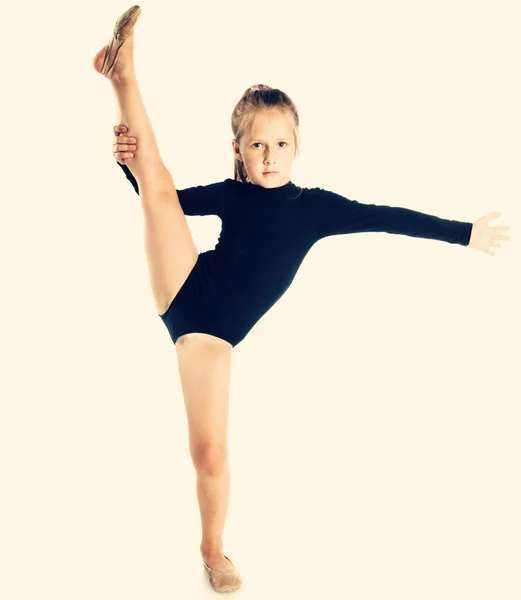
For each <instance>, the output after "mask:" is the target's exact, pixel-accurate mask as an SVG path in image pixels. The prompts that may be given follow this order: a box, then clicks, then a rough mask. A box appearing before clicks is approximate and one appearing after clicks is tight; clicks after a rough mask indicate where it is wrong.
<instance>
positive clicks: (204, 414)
mask: <svg viewBox="0 0 521 600" xmlns="http://www.w3.org/2000/svg"><path fill="white" fill-rule="evenodd" d="M175 348H176V352H177V358H178V366H179V375H180V379H181V387H182V390H183V396H184V401H185V407H186V414H187V418H188V430H189V439H190V451H191V454H192V458H193V459H194V460H198V458H199V457H200V456H201V454H204V452H205V450H206V449H208V450H210V451H213V450H214V449H216V448H220V447H225V446H226V438H227V428H228V405H229V395H230V376H231V361H232V345H231V344H230V343H228V342H227V341H225V340H222V339H221V338H218V337H215V336H212V335H209V334H205V333H189V334H185V335H183V336H180V337H179V339H178V341H177V343H176V345H175Z"/></svg>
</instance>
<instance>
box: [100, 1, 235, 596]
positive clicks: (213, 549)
mask: <svg viewBox="0 0 521 600" xmlns="http://www.w3.org/2000/svg"><path fill="white" fill-rule="evenodd" d="M140 12H141V10H140V8H139V7H138V6H133V7H132V8H130V9H129V10H128V11H126V12H125V13H124V14H123V15H122V16H121V17H120V19H119V20H118V22H117V23H116V26H115V28H114V36H113V39H112V40H111V42H110V43H109V44H107V46H105V47H104V48H102V49H101V50H100V51H99V52H98V53H97V55H96V56H95V58H94V61H93V64H94V68H95V69H96V71H98V72H99V73H101V74H102V75H104V76H106V77H107V78H108V79H109V81H110V82H111V84H112V87H113V89H114V92H115V95H116V100H117V106H118V111H119V122H120V123H122V124H125V126H126V127H127V129H128V136H129V137H133V138H136V139H138V140H139V153H136V158H135V159H133V160H132V161H131V162H130V164H128V167H129V169H130V170H131V171H132V174H133V176H134V177H135V178H136V180H137V182H138V183H139V189H140V197H141V202H142V207H143V216H144V240H145V252H146V257H147V262H148V269H149V276H150V282H151V288H152V292H153V296H154V300H155V305H156V309H157V311H158V312H159V313H163V312H164V311H165V310H166V309H167V308H168V306H169V305H170V303H171V301H172V299H173V298H174V297H175V296H176V294H177V292H178V291H179V289H180V288H181V286H182V285H183V283H184V282H185V280H186V278H187V276H188V274H189V273H190V271H191V270H192V268H193V266H194V264H195V263H196V261H197V256H198V253H197V249H196V247H195V244H194V241H193V239H192V236H191V233H190V230H189V227H188V223H187V220H186V217H185V215H184V213H183V211H182V209H181V206H180V204H179V200H178V197H177V193H176V190H175V187H174V183H173V180H172V177H171V175H170V173H169V171H168V170H167V168H166V167H165V165H164V164H163V161H162V159H161V156H160V153H159V149H158V146H157V142H156V139H155V135H154V132H153V130H152V127H151V124H150V122H149V119H148V116H147V113H146V110H145V106H144V104H143V100H142V97H141V93H140V90H139V87H138V83H137V78H136V72H135V70H134V59H133V45H134V26H135V23H136V21H137V20H138V18H139V15H140ZM175 347H176V352H177V356H178V365H179V375H180V380H181V386H182V390H183V395H184V401H185V407H186V413H187V418H188V427H189V442H190V454H191V457H192V462H193V464H194V467H195V469H196V474H197V498H198V501H199V508H200V514H201V524H202V540H201V545H200V549H201V554H202V557H203V559H204V562H205V567H206V568H207V571H208V573H209V575H210V582H211V583H212V585H213V586H214V589H215V588H217V589H216V591H234V590H235V589H237V588H238V587H239V586H240V584H241V578H240V575H239V573H238V572H237V570H235V569H234V566H233V564H232V563H231V561H230V560H229V559H228V558H227V557H226V556H225V555H224V553H223V546H222V535H223V529H224V523H225V519H226V513H227V510H228V503H229V494H230V473H229V463H228V448H227V422H228V397H229V387H230V386H229V383H230V372H231V350H232V346H231V344H229V343H228V342H227V341H225V340H222V339H220V338H217V337H215V336H212V335H208V334H204V333H190V334H186V335H183V336H181V337H180V338H179V339H178V340H177V343H176V344H175Z"/></svg>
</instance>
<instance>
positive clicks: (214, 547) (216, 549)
mask: <svg viewBox="0 0 521 600" xmlns="http://www.w3.org/2000/svg"><path fill="white" fill-rule="evenodd" d="M200 550H201V554H203V555H206V554H219V553H221V554H222V552H223V545H222V543H221V542H214V543H205V544H201V546H200Z"/></svg>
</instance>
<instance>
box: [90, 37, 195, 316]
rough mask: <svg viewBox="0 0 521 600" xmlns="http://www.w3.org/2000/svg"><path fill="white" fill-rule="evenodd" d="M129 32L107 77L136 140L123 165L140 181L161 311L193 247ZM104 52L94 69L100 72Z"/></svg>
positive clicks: (174, 290) (180, 278) (121, 119)
mask: <svg viewBox="0 0 521 600" xmlns="http://www.w3.org/2000/svg"><path fill="white" fill-rule="evenodd" d="M133 52H134V33H133V32H132V34H131V35H130V36H129V37H128V38H127V39H126V41H125V42H124V43H123V45H122V46H121V48H120V51H119V54H118V57H117V59H116V63H115V66H114V70H113V73H112V78H111V79H110V82H111V85H112V88H113V90H114V93H115V96H116V101H117V109H118V116H119V123H120V124H122V125H125V126H126V127H127V128H128V134H127V135H128V136H129V137H130V136H131V137H135V138H136V139H137V150H136V152H135V153H134V158H131V159H126V164H127V166H128V168H129V169H130V171H131V172H132V174H133V175H134V177H135V178H136V180H137V182H138V185H139V192H140V198H141V201H142V205H143V213H144V218H145V219H144V226H145V232H144V235H145V252H146V256H147V261H148V267H149V275H150V282H151V286H152V292H153V294H154V300H155V304H156V310H157V312H158V313H159V314H163V313H164V312H165V311H166V309H167V308H168V306H169V304H170V303H171V301H172V300H173V298H174V297H175V296H176V294H177V292H178V291H179V289H180V288H181V286H182V285H183V283H184V282H185V280H186V278H187V277H188V274H189V273H190V271H191V270H192V268H193V266H194V265H195V263H196V261H197V257H198V251H197V248H196V246H195V244H194V241H193V239H192V234H191V232H190V228H189V227H188V222H187V220H186V217H185V215H184V213H183V209H182V208H181V205H180V204H179V198H178V196H177V192H176V190H175V186H174V182H173V179H172V176H171V175H170V173H169V171H168V169H167V168H166V166H165V165H164V163H163V161H162V159H161V156H160V154H159V148H158V145H157V141H156V138H155V135H154V131H153V129H152V126H151V124H150V121H149V118H148V115H147V112H146V109H145V105H144V103H143V99H142V97H141V92H140V91H139V87H138V83H137V78H136V72H135V69H134V56H133ZM104 55H105V52H104V51H103V49H102V50H100V52H99V53H98V54H97V55H96V58H95V60H94V68H95V69H96V70H97V71H99V72H100V71H101V65H102V63H103V58H104Z"/></svg>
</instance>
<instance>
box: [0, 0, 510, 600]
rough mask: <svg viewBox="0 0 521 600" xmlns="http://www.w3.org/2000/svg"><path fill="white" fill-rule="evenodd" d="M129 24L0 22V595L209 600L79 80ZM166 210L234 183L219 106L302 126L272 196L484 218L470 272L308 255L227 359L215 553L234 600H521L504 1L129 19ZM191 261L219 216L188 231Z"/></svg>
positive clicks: (2, 16) (92, 76)
mask: <svg viewBox="0 0 521 600" xmlns="http://www.w3.org/2000/svg"><path fill="white" fill-rule="evenodd" d="M129 6H130V3H128V4H127V3H125V2H114V1H107V0H104V1H99V0H98V1H91V2H89V3H82V4H80V3H65V2H61V3H60V2H53V1H50V2H45V3H37V2H35V1H34V0H31V1H29V2H23V3H22V2H14V1H11V2H7V3H6V2H3V4H2V8H1V11H0V27H1V35H0V56H1V57H2V58H1V60H2V66H1V73H2V94H1V102H2V137H3V140H2V143H1V144H0V152H1V163H0V164H1V165H2V218H1V220H0V228H1V229H0V243H1V254H0V256H1V259H0V260H1V273H2V289H3V292H2V310H1V317H0V318H1V336H0V338H1V340H2V341H1V348H0V350H1V352H2V376H1V379H0V386H1V387H0V393H1V405H0V406H1V414H0V443H1V448H0V456H1V464H0V466H1V481H2V490H1V493H0V498H1V500H0V502H1V505H2V506H1V510H0V515H1V516H0V519H1V522H0V553H1V554H0V564H2V574H1V576H0V597H1V598H3V599H5V600H29V599H30V600H34V599H35V598H39V599H40V598H42V599H43V598H52V599H53V600H59V599H60V600H61V599H67V600H69V599H71V598H74V599H75V600H80V599H81V600H82V599H89V600H91V599H93V598H96V600H105V599H107V600H109V599H110V600H113V599H116V598H125V599H126V600H131V599H138V598H139V599H140V600H141V599H142V598H154V599H156V600H160V599H163V598H165V599H167V598H177V597H179V598H181V597H189V598H202V597H210V596H211V597H213V595H214V592H213V591H212V590H211V589H210V588H209V586H208V585H207V583H206V582H205V574H204V571H203V569H202V561H201V559H200V555H199V542H200V521H199V511H198V507H197V500H196V495H195V474H194V471H193V467H192V464H191V461H190V457H189V452H188V439H187V424H186V417H185V412H184V405H183V400H182V395H181V387H180V383H179V380H178V373H177V362H176V355H175V349H174V346H173V344H172V342H171V340H170V337H169V336H168V332H167V330H166V328H165V327H164V325H163V323H162V322H161V320H160V319H159V317H158V316H157V314H156V313H155V310H154V304H153V301H152V295H151V291H150V287H149V281H148V273H147V267H146V261H145V254H144V247H143V238H142V215H141V207H140V204H139V199H138V197H137V196H136V195H135V193H134V191H133V189H132V187H131V186H130V184H129V183H128V182H127V181H126V180H125V178H124V176H123V173H122V172H120V170H119V168H118V166H117V165H116V164H115V161H114V160H113V158H112V155H111V144H112V127H113V125H115V124H116V110H115V102H114V97H113V94H112V90H111V88H110V85H109V84H108V82H107V81H106V80H104V79H103V78H102V77H101V76H99V75H98V74H96V73H95V72H94V70H93V69H92V67H91V60H92V58H93V56H94V54H95V53H96V51H97V50H98V49H99V48H100V47H101V46H102V45H103V44H105V43H106V42H107V41H108V39H109V37H110V34H111V30H112V27H113V25H114V22H115V20H116V19H117V17H118V16H119V14H120V13H122V12H123V11H124V10H126V9H127V8H128V7H129ZM141 6H142V8H143V14H142V18H141V20H140V22H139V24H138V29H137V33H136V46H135V48H136V65H137V70H138V77H139V81H140V85H141V88H142V92H143V96H144V98H145V102H146V105H147V107H148V110H149V114H150V117H151V119H152V122H153V125H154V127H155V128H156V131H157V137H158V142H159V144H160V148H161V151H162V154H163V157H164V160H165V162H166V164H167V165H168V167H169V168H170V169H171V171H172V174H173V177H174V181H175V183H176V186H177V187H178V188H179V189H181V188H183V187H188V186H192V185H196V184H207V183H212V182H215V181H221V180H223V179H224V178H226V177H233V170H232V168H233V159H232V152H231V142H230V140H231V138H232V134H231V128H230V115H231V112H232V109H233V107H234V105H235V103H236V102H237V101H238V100H239V98H240V96H241V94H242V93H243V91H244V90H245V89H246V88H247V87H248V86H250V85H253V84H256V83H266V84H268V85H270V86H272V87H280V88H281V89H283V90H285V91H286V92H287V93H288V94H289V95H290V96H291V97H292V98H293V99H294V101H295V102H296V104H297V107H298V109H299V112H300V118H301V123H302V124H301V138H302V156H301V158H299V159H297V161H296V162H295V164H294V168H293V171H292V181H294V182H295V183H296V184H298V185H301V186H303V187H305V186H308V187H312V186H317V185H318V186H320V187H323V188H325V189H329V190H332V191H335V192H337V193H340V194H343V195H345V196H346V197H348V198H352V199H356V200H359V201H361V202H366V203H380V204H389V205H395V206H404V207H407V208H412V209H415V210H419V211H423V212H426V213H430V214H435V215H437V216H440V217H444V218H450V219H456V220H461V221H471V222H474V221H475V220H477V219H478V218H480V217H481V216H483V215H485V214H487V213H490V212H493V211H496V210H501V211H502V215H501V217H500V218H499V219H496V220H494V221H493V222H492V224H494V225H500V224H505V225H510V226H511V228H512V230H511V239H510V241H509V242H506V243H505V242H502V248H500V249H496V250H495V252H496V256H495V257H491V256H488V255H486V254H484V253H482V252H479V251H477V250H474V249H472V248H467V247H463V246H458V245H452V244H446V243H442V242H439V241H435V240H426V239H416V238H410V237H407V236H397V235H388V234H385V233H366V234H356V235H350V236H347V235H340V236H335V237H330V238H327V239H325V240H321V241H320V242H319V243H318V244H317V245H316V246H315V247H314V248H313V249H312V250H311V252H310V253H309V254H308V256H307V257H306V259H305V261H304V263H303V265H302V267H301V269H300V271H299V273H298V275H297V277H296V278H295V281H294V283H293V285H292V286H291V288H290V289H289V290H288V292H287V293H286V294H285V295H284V297H283V298H282V299H281V300H280V301H279V302H278V303H277V304H276V305H275V306H274V307H273V309H272V310H271V311H270V312H269V313H268V314H267V315H266V316H265V317H264V318H263V319H262V320H261V321H260V322H259V323H258V324H257V325H256V326H255V328H254V329H253V330H252V331H251V333H250V334H249V336H248V337H247V338H246V340H245V341H243V342H242V343H241V344H240V345H239V346H238V347H237V348H236V349H235V350H234V359H233V367H232V377H233V379H232V391H231V400H230V402H231V414H230V423H229V443H230V458H231V469H232V491H231V502H230V509H229V513H228V520H227V525H226V529H225V535H224V548H225V553H226V554H227V555H228V556H230V558H232V560H233V561H234V563H235V564H236V566H237V568H238V569H239V570H240V572H241V574H242V576H243V579H244V582H245V583H244V586H243V588H242V590H241V591H240V592H239V593H240V594H241V595H242V597H244V598H286V597H291V598H306V599H307V598H323V597H327V598H329V597H335V598H346V599H347V598H349V599H356V600H362V599H363V600H366V599H367V600H370V599H371V600H372V599H378V600H382V599H383V598H385V599H393V600H394V599H399V600H406V599H411V600H418V599H421V600H431V599H432V600H439V599H440V598H444V599H445V600H463V599H471V598H472V600H478V599H487V600H489V599H490V600H491V599H496V598H501V599H502V600H517V599H519V598H520V597H521V583H520V579H519V566H520V559H521V552H520V545H519V539H520V534H521V522H520V516H519V515H520V513H519V506H520V502H521V493H520V484H519V483H520V482H519V472H520V464H519V462H520V461H519V457H520V455H521V453H520V449H521V448H520V445H521V444H520V436H519V430H520V427H519V425H520V421H519V419H520V408H519V407H520V399H521V393H520V391H521V385H520V379H519V365H520V360H519V358H520V354H521V352H520V333H521V326H520V325H521V317H520V306H521V302H520V301H521V286H520V278H521V275H520V264H521V261H520V258H521V252H520V242H519V235H518V233H519V228H520V216H521V211H520V184H519V164H520V163H519V158H520V150H519V148H520V144H519V139H520V130H521V127H520V117H519V106H520V100H521V98H520V85H519V77H518V70H519V69H518V67H519V61H518V57H519V55H520V54H519V52H520V43H519V36H518V35H516V32H517V30H518V23H519V17H520V14H519V12H520V11H519V3H517V2H513V1H512V2H506V1H499V2H497V1H495V2H491V1H489V2H480V3H475V2H463V1H454V0H451V1H450V2H449V1H442V2H436V3H434V2H404V1H398V2H392V3H391V2H383V1H380V2H374V1H373V2H367V1H366V2H363V3H362V2H357V3H344V2H330V1H324V2H320V3H318V4H317V3H311V4H310V5H309V6H304V5H303V4H302V3H300V2H296V1H293V2H278V3H267V4H266V3H250V2H248V3H246V2H226V1H225V2H218V3H216V2H196V3H193V4H190V5H189V4H188V3H182V4H181V3H164V2H143V3H142V4H141ZM189 222H190V226H191V228H192V231H193V233H194V236H195V239H196V243H197V245H198V247H199V249H200V250H201V251H202V250H205V249H208V248H212V247H213V246H214V245H215V241H216V239H217V235H218V232H219V228H220V221H219V219H218V218H217V217H190V218H189Z"/></svg>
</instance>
